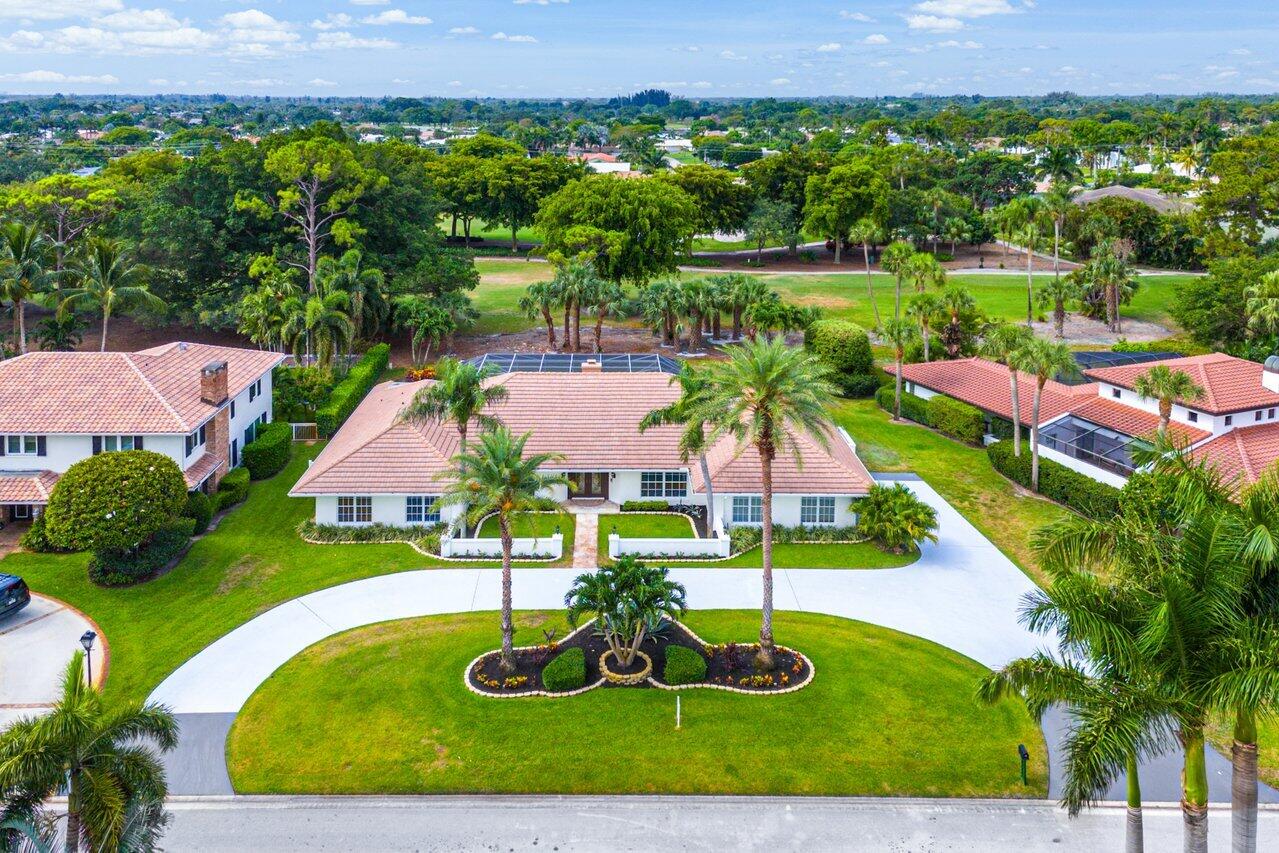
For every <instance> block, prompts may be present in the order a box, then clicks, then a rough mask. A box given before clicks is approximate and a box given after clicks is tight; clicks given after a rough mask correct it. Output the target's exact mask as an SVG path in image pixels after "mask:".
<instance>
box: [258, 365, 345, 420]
mask: <svg viewBox="0 0 1279 853" xmlns="http://www.w3.org/2000/svg"><path fill="white" fill-rule="evenodd" d="M333 385H334V380H333V371H331V370H329V369H327V368H323V367H277V368H276V369H275V373H274V374H272V377H271V406H272V408H273V409H274V410H275V417H276V418H277V419H278V420H281V421H284V422H285V423H288V422H290V421H292V422H293V423H310V422H312V421H314V420H315V411H316V409H319V408H320V407H321V406H323V405H324V404H325V403H326V402H328V399H329V395H330V394H332V393H333Z"/></svg>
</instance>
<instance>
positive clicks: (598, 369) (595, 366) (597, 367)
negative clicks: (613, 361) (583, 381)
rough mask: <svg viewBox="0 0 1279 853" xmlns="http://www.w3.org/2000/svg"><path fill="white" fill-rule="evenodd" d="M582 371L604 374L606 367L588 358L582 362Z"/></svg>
mask: <svg viewBox="0 0 1279 853" xmlns="http://www.w3.org/2000/svg"><path fill="white" fill-rule="evenodd" d="M581 369H582V372H583V373H603V372H604V365H602V364H600V363H599V362H598V361H596V360H595V359H593V358H588V359H587V360H586V361H584V362H582V365H581Z"/></svg>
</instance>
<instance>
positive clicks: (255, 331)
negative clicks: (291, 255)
mask: <svg viewBox="0 0 1279 853" xmlns="http://www.w3.org/2000/svg"><path fill="white" fill-rule="evenodd" d="M259 260H260V262H255V267H256V269H255V270H254V271H253V272H252V273H251V274H252V275H253V277H254V278H257V279H259V284H258V286H257V288H256V289H255V290H253V291H252V292H251V293H249V294H248V295H247V296H245V297H244V299H243V300H242V301H241V302H240V305H239V307H238V308H237V310H236V314H237V317H238V320H239V322H238V324H237V327H236V328H237V330H238V331H239V332H240V334H242V335H245V336H246V337H248V339H249V340H251V341H253V342H254V343H255V344H257V345H258V346H259V347H266V348H267V349H270V350H272V351H274V350H275V349H276V348H277V347H279V351H280V352H283V351H284V349H285V340H284V326H285V324H286V322H287V321H288V315H287V313H286V309H288V308H289V307H290V303H289V299H290V298H296V297H300V296H301V295H302V292H301V290H300V289H299V288H298V286H297V285H296V284H294V282H293V277H292V275H291V273H292V272H293V271H292V270H284V269H281V268H280V266H279V265H278V264H276V263H275V262H274V259H272V258H265V257H264V258H261V259H259Z"/></svg>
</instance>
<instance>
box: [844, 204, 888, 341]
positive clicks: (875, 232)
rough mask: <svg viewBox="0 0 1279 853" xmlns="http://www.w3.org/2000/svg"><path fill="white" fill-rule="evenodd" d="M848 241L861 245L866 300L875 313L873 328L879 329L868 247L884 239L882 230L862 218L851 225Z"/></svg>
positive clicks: (872, 221)
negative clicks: (864, 268)
mask: <svg viewBox="0 0 1279 853" xmlns="http://www.w3.org/2000/svg"><path fill="white" fill-rule="evenodd" d="M848 239H849V240H851V241H853V242H854V243H861V244H862V260H864V261H865V263H866V298H867V299H868V300H869V301H870V307H871V310H873V311H874V312H875V328H876V329H878V328H879V303H878V302H876V301H875V279H874V277H873V276H872V275H871V274H870V247H871V246H873V245H876V244H878V243H879V242H880V241H881V240H883V239H884V232H883V229H882V228H880V227H879V225H878V224H877V223H876V222H875V220H873V219H871V218H870V217H868V216H867V217H862V218H861V219H859V220H857V221H856V222H854V223H853V227H852V228H851V229H849V231H848Z"/></svg>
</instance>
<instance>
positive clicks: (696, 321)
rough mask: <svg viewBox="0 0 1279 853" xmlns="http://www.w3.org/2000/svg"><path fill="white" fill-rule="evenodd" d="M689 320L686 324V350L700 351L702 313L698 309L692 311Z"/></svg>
mask: <svg viewBox="0 0 1279 853" xmlns="http://www.w3.org/2000/svg"><path fill="white" fill-rule="evenodd" d="M689 320H691V321H692V322H690V323H689V324H688V338H689V341H688V350H689V352H701V351H702V314H701V312H700V311H694V312H692V316H691V317H689Z"/></svg>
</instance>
